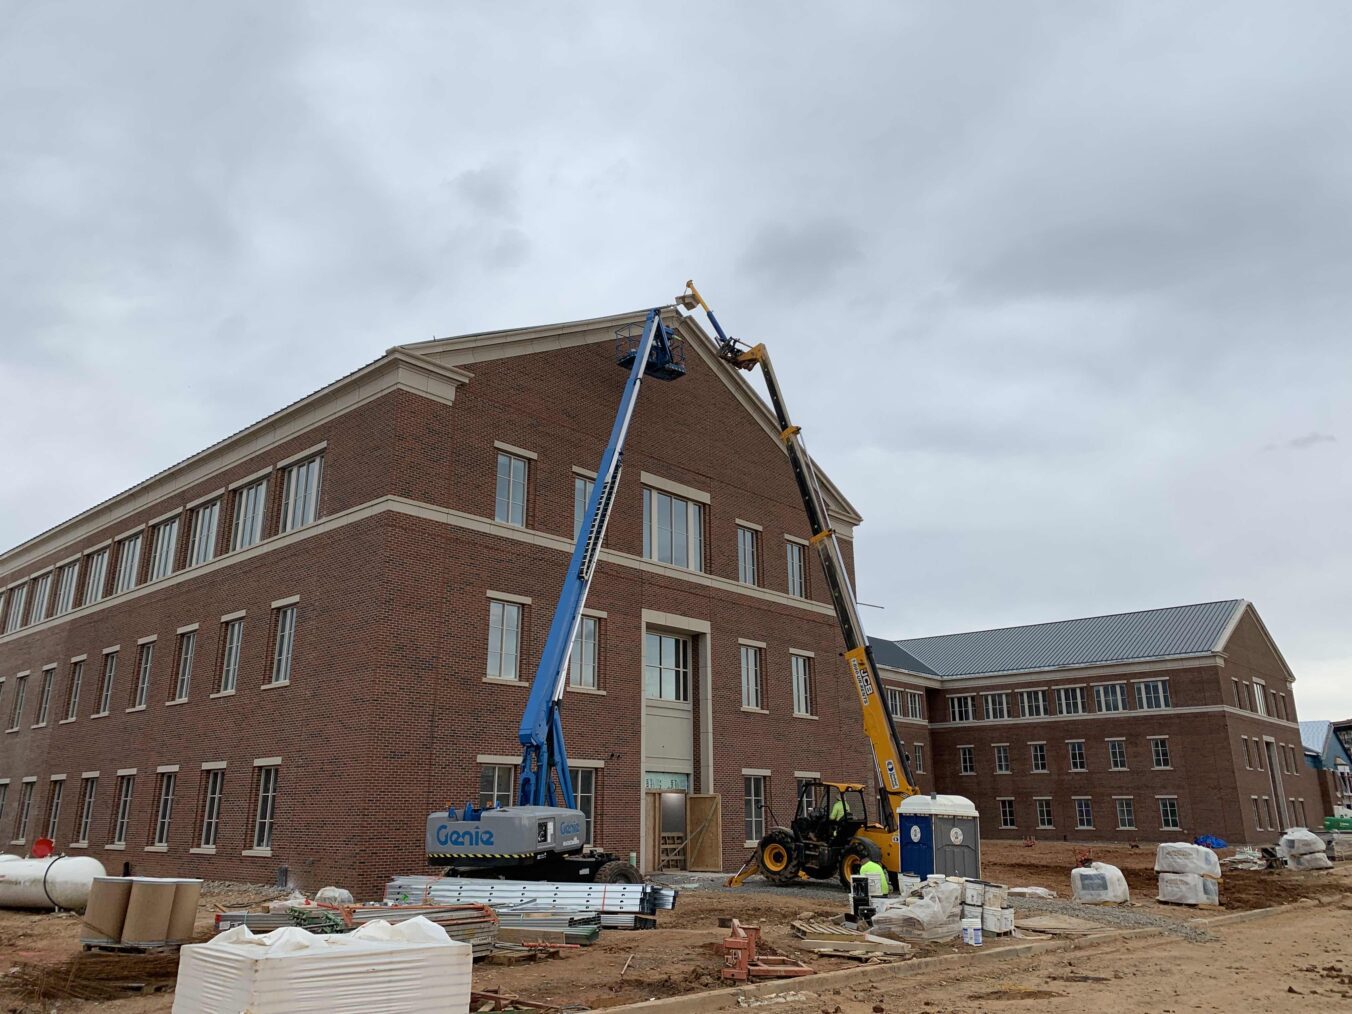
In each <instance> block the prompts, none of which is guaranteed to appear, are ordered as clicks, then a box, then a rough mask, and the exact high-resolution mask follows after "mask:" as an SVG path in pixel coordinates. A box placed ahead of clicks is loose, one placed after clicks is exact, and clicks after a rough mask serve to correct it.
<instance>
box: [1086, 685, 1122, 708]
mask: <svg viewBox="0 0 1352 1014" xmlns="http://www.w3.org/2000/svg"><path fill="white" fill-rule="evenodd" d="M1094 709H1095V710H1096V711H1126V710H1127V685H1126V684H1125V683H1108V684H1105V685H1104V686H1101V687H1095V688H1094Z"/></svg>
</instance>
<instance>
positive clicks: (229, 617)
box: [221, 609, 248, 623]
mask: <svg viewBox="0 0 1352 1014" xmlns="http://www.w3.org/2000/svg"><path fill="white" fill-rule="evenodd" d="M247 614H248V610H245V609H241V610H239V612H235V613H226V614H225V615H224V616H222V617H221V622H222V623H233V622H234V621H235V620H242V619H244V617H245V616H246V615H247Z"/></svg>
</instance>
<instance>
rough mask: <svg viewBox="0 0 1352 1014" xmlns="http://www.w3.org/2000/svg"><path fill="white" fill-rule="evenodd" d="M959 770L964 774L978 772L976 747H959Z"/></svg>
mask: <svg viewBox="0 0 1352 1014" xmlns="http://www.w3.org/2000/svg"><path fill="white" fill-rule="evenodd" d="M958 772H959V773H960V774H964V775H974V774H976V748H975V747H970V746H960V747H958Z"/></svg>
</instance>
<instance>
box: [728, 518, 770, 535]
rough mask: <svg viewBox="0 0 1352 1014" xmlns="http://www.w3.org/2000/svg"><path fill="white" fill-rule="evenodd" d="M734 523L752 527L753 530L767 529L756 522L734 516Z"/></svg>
mask: <svg viewBox="0 0 1352 1014" xmlns="http://www.w3.org/2000/svg"><path fill="white" fill-rule="evenodd" d="M733 524H735V525H737V526H738V527H739V528H750V529H751V530H752V531H753V532H763V531H765V529H764V528H762V527H761V526H760V525H758V524H756V522H754V521H746V520H744V519H742V518H733Z"/></svg>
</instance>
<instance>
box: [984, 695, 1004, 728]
mask: <svg viewBox="0 0 1352 1014" xmlns="http://www.w3.org/2000/svg"><path fill="white" fill-rule="evenodd" d="M981 701H982V707H983V709H984V714H985V716H986V721H988V722H990V721H994V720H995V719H1000V718H1008V717H1009V694H982V695H981Z"/></svg>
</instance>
